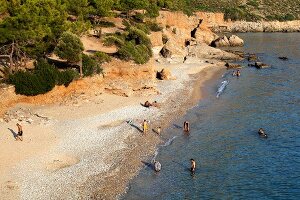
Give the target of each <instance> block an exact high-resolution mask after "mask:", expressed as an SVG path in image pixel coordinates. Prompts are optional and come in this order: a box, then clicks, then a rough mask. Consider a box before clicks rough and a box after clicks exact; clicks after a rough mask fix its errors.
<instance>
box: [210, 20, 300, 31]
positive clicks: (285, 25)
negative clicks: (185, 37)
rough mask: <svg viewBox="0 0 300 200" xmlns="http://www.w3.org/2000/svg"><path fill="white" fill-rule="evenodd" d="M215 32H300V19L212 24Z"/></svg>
mask: <svg viewBox="0 0 300 200" xmlns="http://www.w3.org/2000/svg"><path fill="white" fill-rule="evenodd" d="M211 29H212V31H214V32H224V31H226V32H300V20H294V21H285V22H279V21H258V22H246V21H234V22H231V21H230V22H225V21H224V22H223V23H220V24H214V25H212V26H211Z"/></svg>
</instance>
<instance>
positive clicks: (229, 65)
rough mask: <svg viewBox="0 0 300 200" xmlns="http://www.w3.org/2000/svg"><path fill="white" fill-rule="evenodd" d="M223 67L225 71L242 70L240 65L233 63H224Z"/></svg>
mask: <svg viewBox="0 0 300 200" xmlns="http://www.w3.org/2000/svg"><path fill="white" fill-rule="evenodd" d="M225 67H227V69H237V68H242V66H241V65H239V64H234V63H228V62H227V63H226V64H225Z"/></svg>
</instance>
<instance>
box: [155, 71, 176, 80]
mask: <svg viewBox="0 0 300 200" xmlns="http://www.w3.org/2000/svg"><path fill="white" fill-rule="evenodd" d="M156 78H157V79H159V80H169V79H172V75H171V71H170V70H169V69H167V68H163V69H162V70H161V71H160V72H157V73H156Z"/></svg>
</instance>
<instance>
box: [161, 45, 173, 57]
mask: <svg viewBox="0 0 300 200" xmlns="http://www.w3.org/2000/svg"><path fill="white" fill-rule="evenodd" d="M159 53H160V55H161V56H162V57H164V58H170V57H171V55H172V52H171V51H170V50H169V49H168V48H167V47H166V46H164V47H163V48H162V49H161V50H160V52H159Z"/></svg>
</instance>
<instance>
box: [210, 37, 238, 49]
mask: <svg viewBox="0 0 300 200" xmlns="http://www.w3.org/2000/svg"><path fill="white" fill-rule="evenodd" d="M243 45H244V41H243V40H242V39H241V38H239V37H238V36H236V35H232V36H230V37H229V38H227V36H226V35H224V36H223V37H220V38H218V39H216V40H214V41H212V43H211V46H213V47H227V46H232V47H236V46H243Z"/></svg>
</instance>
